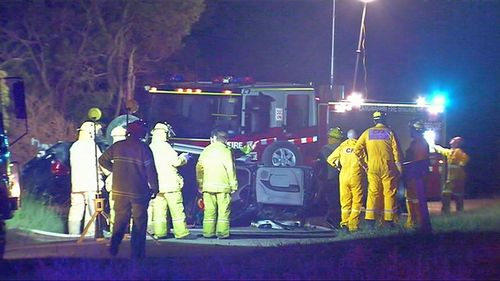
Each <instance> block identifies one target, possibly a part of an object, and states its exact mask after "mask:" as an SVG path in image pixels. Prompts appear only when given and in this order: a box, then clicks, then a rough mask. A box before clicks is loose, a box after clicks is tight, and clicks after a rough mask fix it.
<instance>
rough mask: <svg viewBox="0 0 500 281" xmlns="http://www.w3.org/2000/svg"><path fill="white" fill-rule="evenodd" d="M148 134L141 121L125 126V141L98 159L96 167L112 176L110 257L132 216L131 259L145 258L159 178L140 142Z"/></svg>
mask: <svg viewBox="0 0 500 281" xmlns="http://www.w3.org/2000/svg"><path fill="white" fill-rule="evenodd" d="M146 132H147V129H146V125H145V124H144V122H143V121H142V120H137V121H134V122H132V123H130V124H128V126H127V137H126V139H125V140H124V141H119V142H116V143H114V144H112V145H111V146H110V147H109V148H108V149H107V150H106V151H105V152H104V153H103V154H102V156H101V157H100V158H99V164H101V166H103V167H104V168H105V169H107V170H109V171H111V172H112V173H113V186H112V189H113V200H114V206H113V208H114V210H115V214H116V216H115V223H114V225H113V233H112V235H111V242H110V246H109V253H110V254H111V255H112V256H116V255H117V254H118V248H119V245H120V243H121V241H122V240H123V236H124V235H125V232H126V231H127V226H128V224H129V221H130V217H131V216H132V237H131V258H133V259H141V258H144V256H145V254H146V251H145V246H146V228H147V222H148V212H147V209H148V206H149V200H150V199H154V198H155V197H156V194H157V193H158V174H157V172H156V167H155V163H154V159H153V153H152V152H151V149H150V148H149V146H148V145H147V144H145V143H144V142H143V141H142V138H144V137H145V135H146Z"/></svg>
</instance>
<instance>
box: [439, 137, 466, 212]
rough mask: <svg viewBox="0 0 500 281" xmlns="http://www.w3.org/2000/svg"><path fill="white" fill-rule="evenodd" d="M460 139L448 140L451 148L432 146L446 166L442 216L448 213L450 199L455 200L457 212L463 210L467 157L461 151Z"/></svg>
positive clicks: (461, 140)
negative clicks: (445, 161)
mask: <svg viewBox="0 0 500 281" xmlns="http://www.w3.org/2000/svg"><path fill="white" fill-rule="evenodd" d="M463 142H464V140H463V138H462V137H454V138H452V139H451V140H450V147H451V148H443V147H442V146H440V145H436V146H434V149H435V150H436V152H437V153H439V154H441V155H443V156H444V157H446V160H447V164H448V174H447V178H446V183H445V184H444V186H443V191H442V192H441V202H442V204H443V205H442V208H441V212H443V213H444V214H449V213H450V201H451V197H452V196H453V197H454V198H455V206H456V210H457V211H458V212H460V211H463V209H464V192H465V165H466V164H467V162H469V156H468V155H467V154H466V153H465V152H464V151H463V150H462V149H461V147H462V145H463Z"/></svg>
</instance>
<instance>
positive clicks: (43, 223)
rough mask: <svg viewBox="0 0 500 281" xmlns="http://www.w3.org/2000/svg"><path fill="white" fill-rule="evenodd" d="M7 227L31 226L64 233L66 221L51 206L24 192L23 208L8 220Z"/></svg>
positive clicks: (31, 227)
mask: <svg viewBox="0 0 500 281" xmlns="http://www.w3.org/2000/svg"><path fill="white" fill-rule="evenodd" d="M7 228H29V229H38V230H44V231H51V232H59V233H64V228H65V221H63V219H62V218H61V216H60V215H59V214H58V213H57V211H55V210H54V209H53V208H51V207H50V206H47V205H45V204H44V203H43V202H41V201H39V200H36V199H35V198H34V197H33V196H31V195H29V194H23V197H22V198H21V208H20V209H19V210H17V211H16V212H15V213H14V217H13V218H12V219H10V220H8V221H7Z"/></svg>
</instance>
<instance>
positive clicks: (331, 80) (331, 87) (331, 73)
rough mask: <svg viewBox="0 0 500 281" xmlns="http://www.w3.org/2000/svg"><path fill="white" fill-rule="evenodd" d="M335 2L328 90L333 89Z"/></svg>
mask: <svg viewBox="0 0 500 281" xmlns="http://www.w3.org/2000/svg"><path fill="white" fill-rule="evenodd" d="M335 2H336V0H333V3H332V56H331V65H330V91H332V90H333V85H334V80H333V77H334V75H333V65H334V59H335V56H334V53H335Z"/></svg>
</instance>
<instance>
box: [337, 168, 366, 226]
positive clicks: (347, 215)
mask: <svg viewBox="0 0 500 281" xmlns="http://www.w3.org/2000/svg"><path fill="white" fill-rule="evenodd" d="M339 180H340V208H341V221H340V226H341V227H347V228H348V229H349V231H356V230H357V229H358V226H359V214H360V212H361V205H362V203H361V202H362V200H363V189H362V187H361V175H353V174H350V173H340V177H339Z"/></svg>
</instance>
